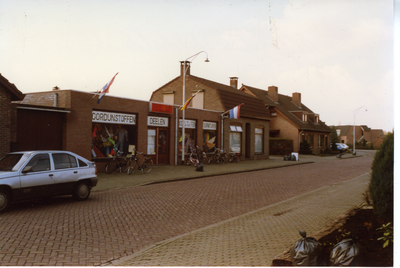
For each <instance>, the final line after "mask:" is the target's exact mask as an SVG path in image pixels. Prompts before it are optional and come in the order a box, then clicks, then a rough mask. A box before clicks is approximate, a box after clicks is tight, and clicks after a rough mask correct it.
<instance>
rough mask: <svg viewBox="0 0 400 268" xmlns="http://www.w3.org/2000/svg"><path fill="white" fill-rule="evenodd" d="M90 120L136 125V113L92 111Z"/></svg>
mask: <svg viewBox="0 0 400 268" xmlns="http://www.w3.org/2000/svg"><path fill="white" fill-rule="evenodd" d="M92 122H94V123H108V124H123V125H136V115H135V114H121V113H109V112H100V111H92Z"/></svg>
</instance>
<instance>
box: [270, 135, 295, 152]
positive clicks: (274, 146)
mask: <svg viewBox="0 0 400 268" xmlns="http://www.w3.org/2000/svg"><path fill="white" fill-rule="evenodd" d="M292 152H293V140H288V139H280V138H270V139H269V154H270V155H288V154H291V153H292Z"/></svg>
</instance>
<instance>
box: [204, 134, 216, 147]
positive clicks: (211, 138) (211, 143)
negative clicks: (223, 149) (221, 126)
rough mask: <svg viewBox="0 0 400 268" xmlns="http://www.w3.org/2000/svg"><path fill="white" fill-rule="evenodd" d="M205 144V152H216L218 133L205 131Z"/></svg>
mask: <svg viewBox="0 0 400 268" xmlns="http://www.w3.org/2000/svg"><path fill="white" fill-rule="evenodd" d="M203 144H204V151H205V152H214V151H215V147H216V144H217V131H216V130H204V132H203Z"/></svg>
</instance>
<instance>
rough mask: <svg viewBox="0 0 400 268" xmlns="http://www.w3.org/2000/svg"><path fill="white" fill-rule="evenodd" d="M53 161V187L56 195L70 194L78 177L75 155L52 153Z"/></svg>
mask: <svg viewBox="0 0 400 268" xmlns="http://www.w3.org/2000/svg"><path fill="white" fill-rule="evenodd" d="M51 156H52V158H53V161H54V171H55V172H54V188H55V194H56V195H66V194H71V193H72V190H73V187H74V185H75V182H76V181H77V180H78V178H79V167H78V163H77V160H76V157H75V156H73V155H71V154H68V153H52V154H51Z"/></svg>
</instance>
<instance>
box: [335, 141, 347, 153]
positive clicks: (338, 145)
mask: <svg viewBox="0 0 400 268" xmlns="http://www.w3.org/2000/svg"><path fill="white" fill-rule="evenodd" d="M336 148H337V149H338V150H339V151H341V152H346V151H347V150H348V149H349V146H347V145H346V144H344V143H336Z"/></svg>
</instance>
